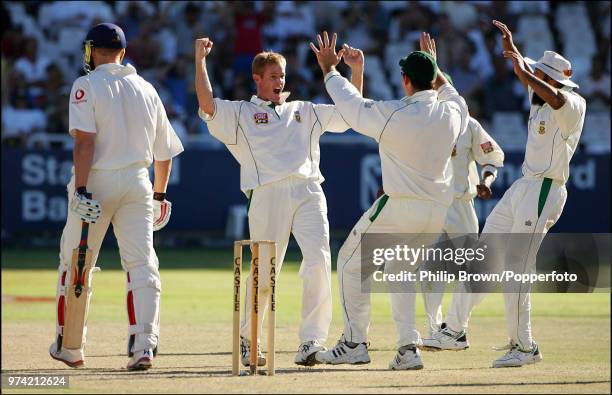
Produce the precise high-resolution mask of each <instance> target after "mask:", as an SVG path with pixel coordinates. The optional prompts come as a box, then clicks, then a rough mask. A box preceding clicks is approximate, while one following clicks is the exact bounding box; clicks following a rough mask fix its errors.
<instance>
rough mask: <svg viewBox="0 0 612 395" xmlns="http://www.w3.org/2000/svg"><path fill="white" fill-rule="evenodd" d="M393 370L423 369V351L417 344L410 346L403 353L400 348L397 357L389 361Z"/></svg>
mask: <svg viewBox="0 0 612 395" xmlns="http://www.w3.org/2000/svg"><path fill="white" fill-rule="evenodd" d="M389 369H391V370H419V369H423V361H421V353H420V352H419V350H418V349H417V348H416V346H413V347H410V348H408V349H407V350H406V351H404V354H402V353H401V352H400V351H399V350H398V351H397V353H396V354H395V357H393V359H392V360H391V362H389Z"/></svg>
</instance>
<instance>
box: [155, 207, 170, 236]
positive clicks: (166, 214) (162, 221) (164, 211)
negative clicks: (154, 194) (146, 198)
mask: <svg viewBox="0 0 612 395" xmlns="http://www.w3.org/2000/svg"><path fill="white" fill-rule="evenodd" d="M170 214H172V203H170V202H169V201H167V200H166V199H163V200H157V199H153V231H154V232H155V231H158V230H160V229H161V228H163V227H164V226H166V225H167V224H168V221H170Z"/></svg>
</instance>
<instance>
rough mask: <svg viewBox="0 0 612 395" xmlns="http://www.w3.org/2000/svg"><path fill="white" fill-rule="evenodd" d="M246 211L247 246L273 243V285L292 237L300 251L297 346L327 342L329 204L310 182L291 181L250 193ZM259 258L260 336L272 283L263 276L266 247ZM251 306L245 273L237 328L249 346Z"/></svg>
mask: <svg viewBox="0 0 612 395" xmlns="http://www.w3.org/2000/svg"><path fill="white" fill-rule="evenodd" d="M248 211H249V213H248V214H249V233H250V238H251V240H274V241H276V242H277V248H278V250H277V259H276V273H277V277H276V280H277V284H278V281H279V276H278V274H279V273H280V271H281V268H282V265H283V261H284V258H285V253H286V251H287V243H288V242H289V236H290V234H291V233H293V236H294V237H295V240H296V241H297V243H298V245H299V247H300V250H301V251H302V264H301V266H300V271H299V276H300V277H301V278H302V281H303V284H304V288H303V294H302V314H301V316H302V322H301V325H300V329H299V334H298V336H299V339H300V342H305V341H309V340H318V341H320V342H325V341H326V340H327V335H328V332H329V326H330V324H331V319H332V291H331V252H330V249H329V222H328V221H327V201H326V200H325V194H324V193H323V189H321V185H320V184H319V182H317V181H314V180H308V179H304V178H298V177H293V176H291V177H287V178H285V179H283V180H280V181H277V182H273V183H270V184H266V185H262V186H260V187H258V188H256V189H255V190H253V191H252V194H251V198H250V200H249V206H248ZM259 254H260V255H259V256H260V258H259V312H260V314H259V315H258V320H259V322H258V325H259V331H258V332H257V333H259V334H261V333H262V332H261V329H262V322H263V316H264V314H265V311H266V310H267V308H268V296H269V291H270V281H269V280H270V279H269V277H268V276H267V273H269V268H268V265H269V256H268V248H267V247H266V246H265V245H262V246H260V252H259ZM281 281H282V280H281ZM282 303H283V302H282V300H277V305H278V306H282ZM251 305H252V303H251V275H250V272H249V276H248V279H247V290H246V296H245V309H244V315H243V319H242V322H241V325H240V326H241V328H240V333H241V335H242V336H243V337H245V338H246V339H249V340H251V331H250V325H251V307H252V306H251Z"/></svg>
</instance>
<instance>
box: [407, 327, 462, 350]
mask: <svg viewBox="0 0 612 395" xmlns="http://www.w3.org/2000/svg"><path fill="white" fill-rule="evenodd" d="M419 348H421V349H423V350H426V351H442V350H452V351H461V350H466V349H468V348H470V343H469V342H468V341H467V335H466V334H465V331H459V332H455V331H453V330H451V329H450V328H448V327H447V326H446V324H442V326H441V327H440V330H438V331H437V332H434V334H433V336H432V337H431V338H429V339H423V343H422V345H419Z"/></svg>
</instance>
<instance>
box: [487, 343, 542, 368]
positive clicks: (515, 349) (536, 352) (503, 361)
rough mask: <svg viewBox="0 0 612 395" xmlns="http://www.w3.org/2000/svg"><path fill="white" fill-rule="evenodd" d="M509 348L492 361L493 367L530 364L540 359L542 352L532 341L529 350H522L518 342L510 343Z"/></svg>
mask: <svg viewBox="0 0 612 395" xmlns="http://www.w3.org/2000/svg"><path fill="white" fill-rule="evenodd" d="M509 348H510V350H509V351H508V352H507V353H506V354H505V355H503V356H501V357H499V358H497V359H496V360H495V361H494V362H493V367H494V368H512V367H519V366H523V365H530V364H533V363H537V362H540V361H541V360H542V353H541V352H540V349H539V348H538V345H537V344H536V343H535V342H534V343H533V346H532V347H531V349H530V350H522V349H521V348H520V347H519V346H518V344H510V347H509Z"/></svg>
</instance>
